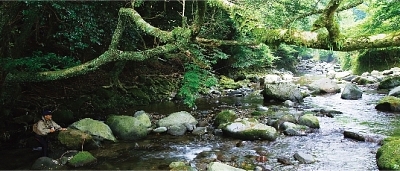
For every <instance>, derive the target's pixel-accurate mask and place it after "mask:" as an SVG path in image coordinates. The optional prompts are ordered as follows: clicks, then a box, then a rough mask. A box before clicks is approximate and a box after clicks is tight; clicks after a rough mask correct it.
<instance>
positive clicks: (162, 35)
mask: <svg viewBox="0 0 400 171" xmlns="http://www.w3.org/2000/svg"><path fill="white" fill-rule="evenodd" d="M119 15H120V16H126V17H128V18H129V19H131V20H132V21H134V23H135V24H136V26H137V27H138V28H140V29H141V30H142V31H144V32H146V33H147V34H149V35H152V36H154V37H157V38H159V39H160V40H161V41H162V42H168V41H172V40H173V36H172V33H171V32H169V31H163V30H161V29H159V28H157V27H154V26H152V25H150V24H149V23H147V22H146V21H144V20H143V18H142V16H140V14H139V13H138V12H136V11H135V10H134V9H132V8H121V9H120V10H119Z"/></svg>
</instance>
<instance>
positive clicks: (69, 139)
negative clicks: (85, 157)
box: [57, 128, 96, 150]
mask: <svg viewBox="0 0 400 171" xmlns="http://www.w3.org/2000/svg"><path fill="white" fill-rule="evenodd" d="M57 138H58V140H59V141H60V143H61V144H63V145H65V146H66V147H67V148H68V149H71V150H81V149H82V146H84V147H85V149H88V148H89V149H92V148H94V147H96V144H95V143H94V142H93V138H92V136H91V135H90V134H87V133H85V132H83V131H80V130H77V129H72V128H71V129H68V130H66V131H60V133H59V134H58V136H57Z"/></svg>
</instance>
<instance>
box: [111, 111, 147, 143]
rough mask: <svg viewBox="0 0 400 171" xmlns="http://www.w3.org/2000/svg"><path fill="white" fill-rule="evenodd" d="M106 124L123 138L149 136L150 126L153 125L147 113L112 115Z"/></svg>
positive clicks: (131, 138)
mask: <svg viewBox="0 0 400 171" xmlns="http://www.w3.org/2000/svg"><path fill="white" fill-rule="evenodd" d="M106 124H107V125H109V126H110V128H111V130H112V131H113V133H114V134H115V135H116V136H118V138H120V139H122V140H138V139H141V138H143V137H145V136H147V134H148V132H149V131H148V128H149V127H150V126H151V122H150V118H149V116H148V115H147V114H145V113H142V114H139V115H136V117H132V116H124V115H121V116H117V115H111V116H109V117H108V118H107V121H106Z"/></svg>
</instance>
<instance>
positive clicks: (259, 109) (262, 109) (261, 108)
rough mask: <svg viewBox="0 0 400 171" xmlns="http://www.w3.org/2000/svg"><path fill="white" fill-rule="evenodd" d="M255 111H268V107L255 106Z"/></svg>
mask: <svg viewBox="0 0 400 171" xmlns="http://www.w3.org/2000/svg"><path fill="white" fill-rule="evenodd" d="M256 110H257V111H268V107H266V106H263V105H257V108H256Z"/></svg>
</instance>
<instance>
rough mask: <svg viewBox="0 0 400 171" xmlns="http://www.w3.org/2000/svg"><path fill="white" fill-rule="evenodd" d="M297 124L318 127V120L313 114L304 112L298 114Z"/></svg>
mask: <svg viewBox="0 0 400 171" xmlns="http://www.w3.org/2000/svg"><path fill="white" fill-rule="evenodd" d="M299 124H300V125H305V126H308V127H310V128H319V120H318V118H317V117H316V116H314V115H313V114H305V115H303V116H300V118H299Z"/></svg>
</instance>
